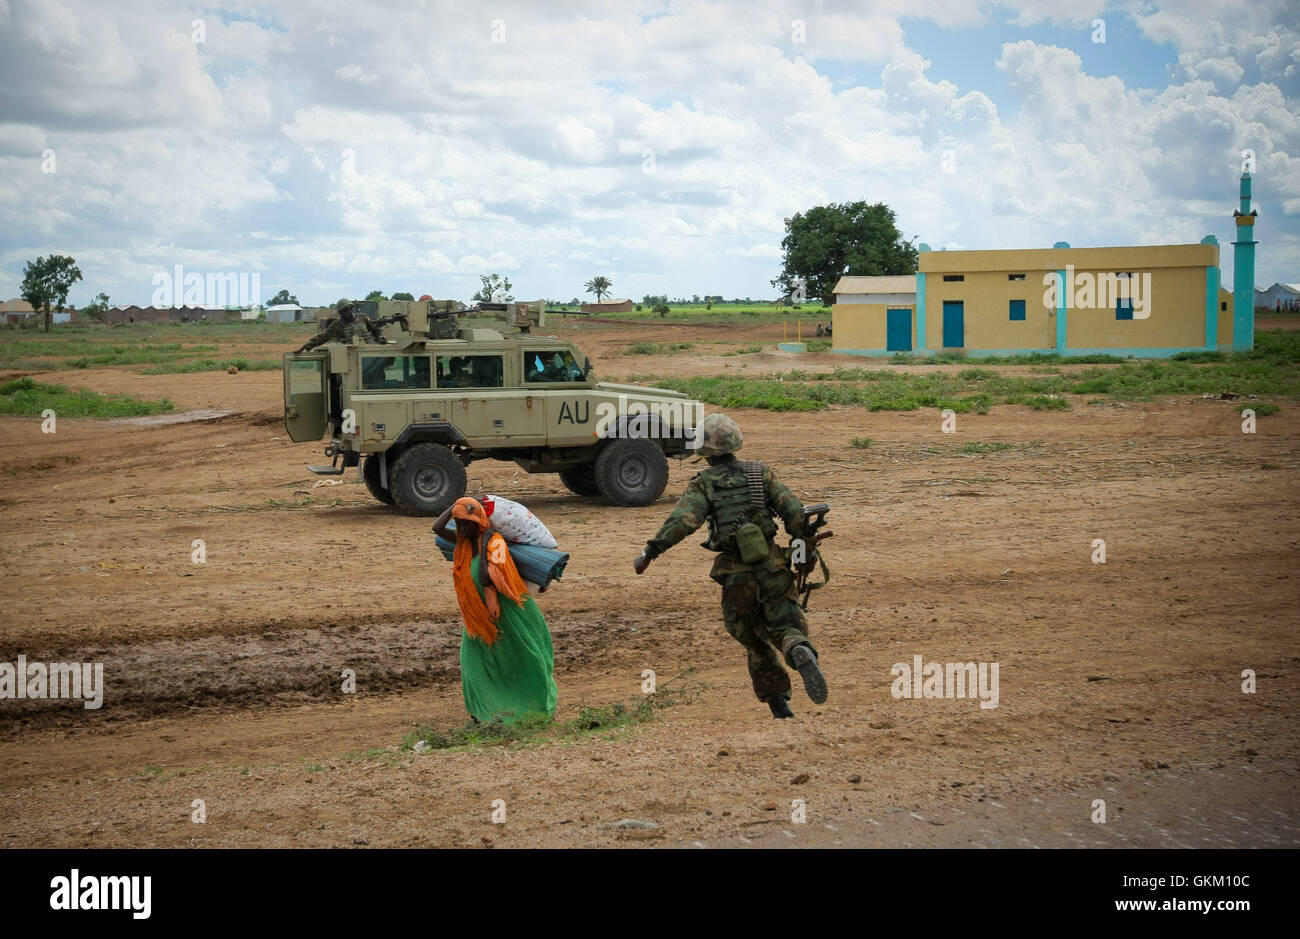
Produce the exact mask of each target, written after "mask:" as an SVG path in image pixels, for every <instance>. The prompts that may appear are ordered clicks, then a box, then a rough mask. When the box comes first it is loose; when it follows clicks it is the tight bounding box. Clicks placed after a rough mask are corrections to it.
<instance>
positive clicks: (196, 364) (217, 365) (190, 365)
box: [141, 359, 281, 375]
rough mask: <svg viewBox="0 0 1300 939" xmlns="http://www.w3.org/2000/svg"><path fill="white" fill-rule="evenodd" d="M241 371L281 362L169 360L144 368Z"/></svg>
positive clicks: (150, 371) (148, 372)
mask: <svg viewBox="0 0 1300 939" xmlns="http://www.w3.org/2000/svg"><path fill="white" fill-rule="evenodd" d="M232 365H233V366H235V368H237V369H239V370H240V371H241V372H267V371H272V370H275V369H279V368H280V367H281V362H280V361H276V360H271V359H251V360H250V359H224V360H222V361H217V360H216V359H193V360H191V361H189V362H167V363H164V364H162V365H154V366H151V367H150V368H146V369H143V370H142V371H141V374H143V375H185V374H189V373H190V372H225V371H228V370H229V369H230V366H232Z"/></svg>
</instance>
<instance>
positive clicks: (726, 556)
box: [632, 414, 828, 718]
mask: <svg viewBox="0 0 1300 939" xmlns="http://www.w3.org/2000/svg"><path fill="white" fill-rule="evenodd" d="M698 432H699V433H700V434H701V436H702V438H703V439H702V441H701V444H700V447H699V453H700V455H701V456H704V457H707V458H708V462H709V467H708V469H706V470H704V472H702V473H699V474H698V475H696V476H695V478H694V479H692V480H691V481H690V483H689V484H688V485H687V487H686V491H685V492H684V493H683V494H682V497H681V499H680V500H679V501H678V503H677V506H676V507H675V508H674V509H673V511H672V513H671V514H670V515H669V516H668V520H667V521H665V522H664V524H663V527H661V528H660V529H659V532H658V533H657V534H656V535H655V536H654V537H653V538H651V539H650V540H649V541H648V542H646V546H645V550H644V551H642V552H641V554H639V555H638V556H637V558H636V560H635V561H633V562H632V567H633V569H634V570H635V571H636V572H637V573H638V574H642V573H644V572H645V570H646V568H648V567H649V566H650V562H651V561H653V560H654V559H655V558H657V557H658V556H659V555H661V554H663V553H664V552H665V551H667V550H668V549H669V548H671V547H672V546H673V545H675V544H677V543H678V542H679V541H681V540H682V539H683V538H685V537H686V536H687V535H689V534H690V533H691V532H693V531H695V530H696V529H697V528H699V527H700V526H701V525H703V524H704V523H705V522H706V521H707V522H708V523H709V539H708V541H706V542H705V543H704V546H705V547H706V548H708V549H709V550H711V551H716V552H718V556H717V558H716V560H714V562H713V569H712V570H711V571H710V572H709V576H710V577H712V578H713V579H714V580H715V581H717V582H718V583H719V584H721V585H722V622H723V625H724V626H725V627H726V630H727V632H728V633H729V634H730V635H731V636H732V637H733V638H734V639H735V640H736V641H737V642H739V643H740V644H741V645H743V646H744V647H745V653H746V660H747V663H748V666H749V677H750V680H751V682H752V683H753V686H754V694H755V695H756V696H757V697H758V699H759V700H760V701H762V702H764V703H765V704H767V706H768V707H769V708H771V711H772V716H773V717H775V718H786V717H793V716H794V712H793V711H791V710H790V676H789V673H788V672H786V670H785V667H784V665H783V664H782V659H784V661H785V662H786V663H788V664H789V665H790V667H791V668H793V669H795V670H796V671H797V672H799V675H800V677H801V678H802V679H803V683H804V689H805V690H806V691H807V692H808V697H809V698H811V699H812V701H813V702H814V703H815V704H821V703H822V702H824V701H825V700H826V698H827V695H828V691H827V687H826V676H825V675H823V674H822V670H821V667H820V665H819V663H818V660H817V651H816V649H814V648H813V646H812V643H811V642H809V640H808V621H807V618H806V617H805V615H804V611H803V610H802V609H801V608H800V606H799V603H798V594H797V592H796V590H795V581H794V575H793V573H792V572H791V571H790V567H789V562H788V561H787V559H786V557H785V554H784V552H783V551H782V550H781V548H780V546H779V545H777V544H776V540H775V539H776V533H777V532H776V525H775V524H774V522H773V521H772V516H773V515H776V516H778V517H780V519H781V521H782V522H783V523H784V525H785V530H786V532H787V533H789V534H790V535H791V536H792V537H795V538H799V537H801V536H802V535H803V534H804V515H803V504H802V503H800V501H799V500H798V499H797V498H796V497H795V495H794V493H792V492H791V491H790V490H789V489H788V488H786V486H785V485H783V484H782V483H781V482H780V480H778V479H777V478H776V475H775V474H774V473H773V472H772V470H771V469H769V468H768V467H767V466H764V465H763V464H762V463H758V462H742V461H741V460H739V459H737V458H736V451H737V450H739V449H740V447H741V444H742V443H743V441H744V438H743V436H742V435H741V433H740V428H739V427H738V426H737V425H736V422H735V421H733V420H732V419H731V418H729V417H727V416H726V415H724V414H710V415H709V416H708V417H706V418H705V419H704V420H703V421H701V422H700V426H699V430H698Z"/></svg>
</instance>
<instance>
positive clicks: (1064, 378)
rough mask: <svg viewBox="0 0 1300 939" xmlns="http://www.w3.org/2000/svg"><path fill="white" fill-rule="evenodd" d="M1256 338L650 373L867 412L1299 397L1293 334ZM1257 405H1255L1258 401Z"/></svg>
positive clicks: (723, 402) (689, 390)
mask: <svg viewBox="0 0 1300 939" xmlns="http://www.w3.org/2000/svg"><path fill="white" fill-rule="evenodd" d="M1255 341H1256V348H1255V349H1254V350H1253V351H1251V352H1238V353H1233V354H1231V355H1229V356H1227V357H1226V359H1225V360H1224V361H1222V362H1219V361H1212V362H1207V363H1200V362H1196V361H1185V360H1178V359H1152V360H1145V361H1144V360H1133V361H1129V360H1117V361H1118V362H1119V364H1117V365H1114V366H1113V367H1107V368H1099V367H1092V368H1089V367H1086V366H1087V364H1088V363H1087V362H1080V361H1078V360H1070V359H1061V358H1060V357H1053V358H1054V360H1056V361H1061V362H1063V363H1069V364H1074V365H1081V366H1085V367H1081V368H1076V369H1056V368H1053V369H1052V370H1050V371H1048V370H1039V372H1036V373H1032V374H1019V373H1017V374H1008V373H1007V372H1005V371H1002V370H1000V369H997V368H991V367H988V366H989V360H987V359H981V360H980V366H979V367H972V368H965V369H962V370H960V371H957V372H955V373H954V372H949V371H929V372H925V373H923V374H917V373H912V372H900V371H896V370H894V369H888V368H884V369H872V368H860V367H854V368H847V367H840V368H835V369H831V370H829V371H807V370H792V371H789V372H785V373H782V374H779V375H770V376H767V377H765V378H761V379H754V380H745V379H743V378H739V377H736V378H732V377H700V378H675V379H656V380H655V384H657V385H659V386H661V387H665V388H671V389H674V390H676V391H682V392H685V393H686V394H689V395H691V396H692V397H695V398H697V399H699V400H701V401H704V402H706V403H708V404H713V405H716V406H718V407H724V408H764V409H767V410H772V411H816V410H820V409H822V408H825V407H828V406H830V405H844V406H849V407H862V408H867V409H868V410H872V411H911V410H916V409H918V408H952V409H953V410H954V411H957V412H959V413H961V412H972V411H974V412H984V411H987V410H988V408H990V407H992V406H994V405H999V404H1015V405H1021V406H1025V407H1029V408H1032V409H1034V410H1048V411H1055V410H1068V409H1069V408H1070V401H1069V398H1068V397H1067V396H1068V395H1087V396H1089V397H1090V398H1091V399H1092V400H1093V401H1097V402H1104V401H1105V400H1107V399H1106V398H1102V397H1099V396H1108V398H1109V400H1111V401H1141V400H1150V399H1153V398H1156V397H1162V396H1170V395H1193V396H1199V395H1202V394H1215V395H1217V394H1219V393H1220V392H1222V391H1225V390H1230V391H1232V392H1235V393H1236V394H1241V395H1263V396H1280V397H1288V398H1296V397H1300V333H1287V332H1282V331H1273V332H1261V333H1258V334H1257V335H1256V340H1255ZM894 358H895V360H897V359H899V356H895V357H894ZM911 358H913V359H914V358H915V357H914V356H913V357H911ZM1020 358H1026V359H1027V358H1029V357H1020ZM1107 358H1114V357H1113V356H1110V357H1107ZM1045 360H1046V358H1045V357H1038V359H1037V361H1040V362H1041V361H1045ZM995 364H996V363H995ZM1017 364H1022V363H1017ZM1256 413H1257V414H1258V413H1260V412H1259V410H1258V409H1256Z"/></svg>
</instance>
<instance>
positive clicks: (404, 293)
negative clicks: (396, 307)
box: [393, 291, 415, 300]
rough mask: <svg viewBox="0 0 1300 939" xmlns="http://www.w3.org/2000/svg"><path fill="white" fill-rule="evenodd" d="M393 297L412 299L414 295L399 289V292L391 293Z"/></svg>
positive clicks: (395, 298)
mask: <svg viewBox="0 0 1300 939" xmlns="http://www.w3.org/2000/svg"><path fill="white" fill-rule="evenodd" d="M393 299H394V300H414V299H415V296H414V295H413V294H409V293H406V292H405V291H401V292H399V293H395V294H393Z"/></svg>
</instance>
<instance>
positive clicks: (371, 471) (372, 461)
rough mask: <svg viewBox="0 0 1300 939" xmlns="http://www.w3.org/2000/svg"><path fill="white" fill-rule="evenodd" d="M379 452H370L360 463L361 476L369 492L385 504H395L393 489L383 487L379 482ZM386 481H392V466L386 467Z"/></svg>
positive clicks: (390, 482)
mask: <svg viewBox="0 0 1300 939" xmlns="http://www.w3.org/2000/svg"><path fill="white" fill-rule="evenodd" d="M381 458H382V457H381V454H378V453H372V454H370V455H369V456H368V457H366V461H365V462H364V463H363V464H362V465H361V478H362V479H364V480H365V481H366V488H367V489H369V490H370V494H371V495H372V496H374V497H375V498H376V499H378V500H379V501H380V502H382V503H384V504H385V505H396V504H397V500H395V499H394V498H393V490H391V489H385V488H384V487H383V486H381V485H380V484H379V461H380V459H381ZM388 482H389V484H390V485H391V484H392V482H393V468H392V467H391V466H390V467H389V468H388Z"/></svg>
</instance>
